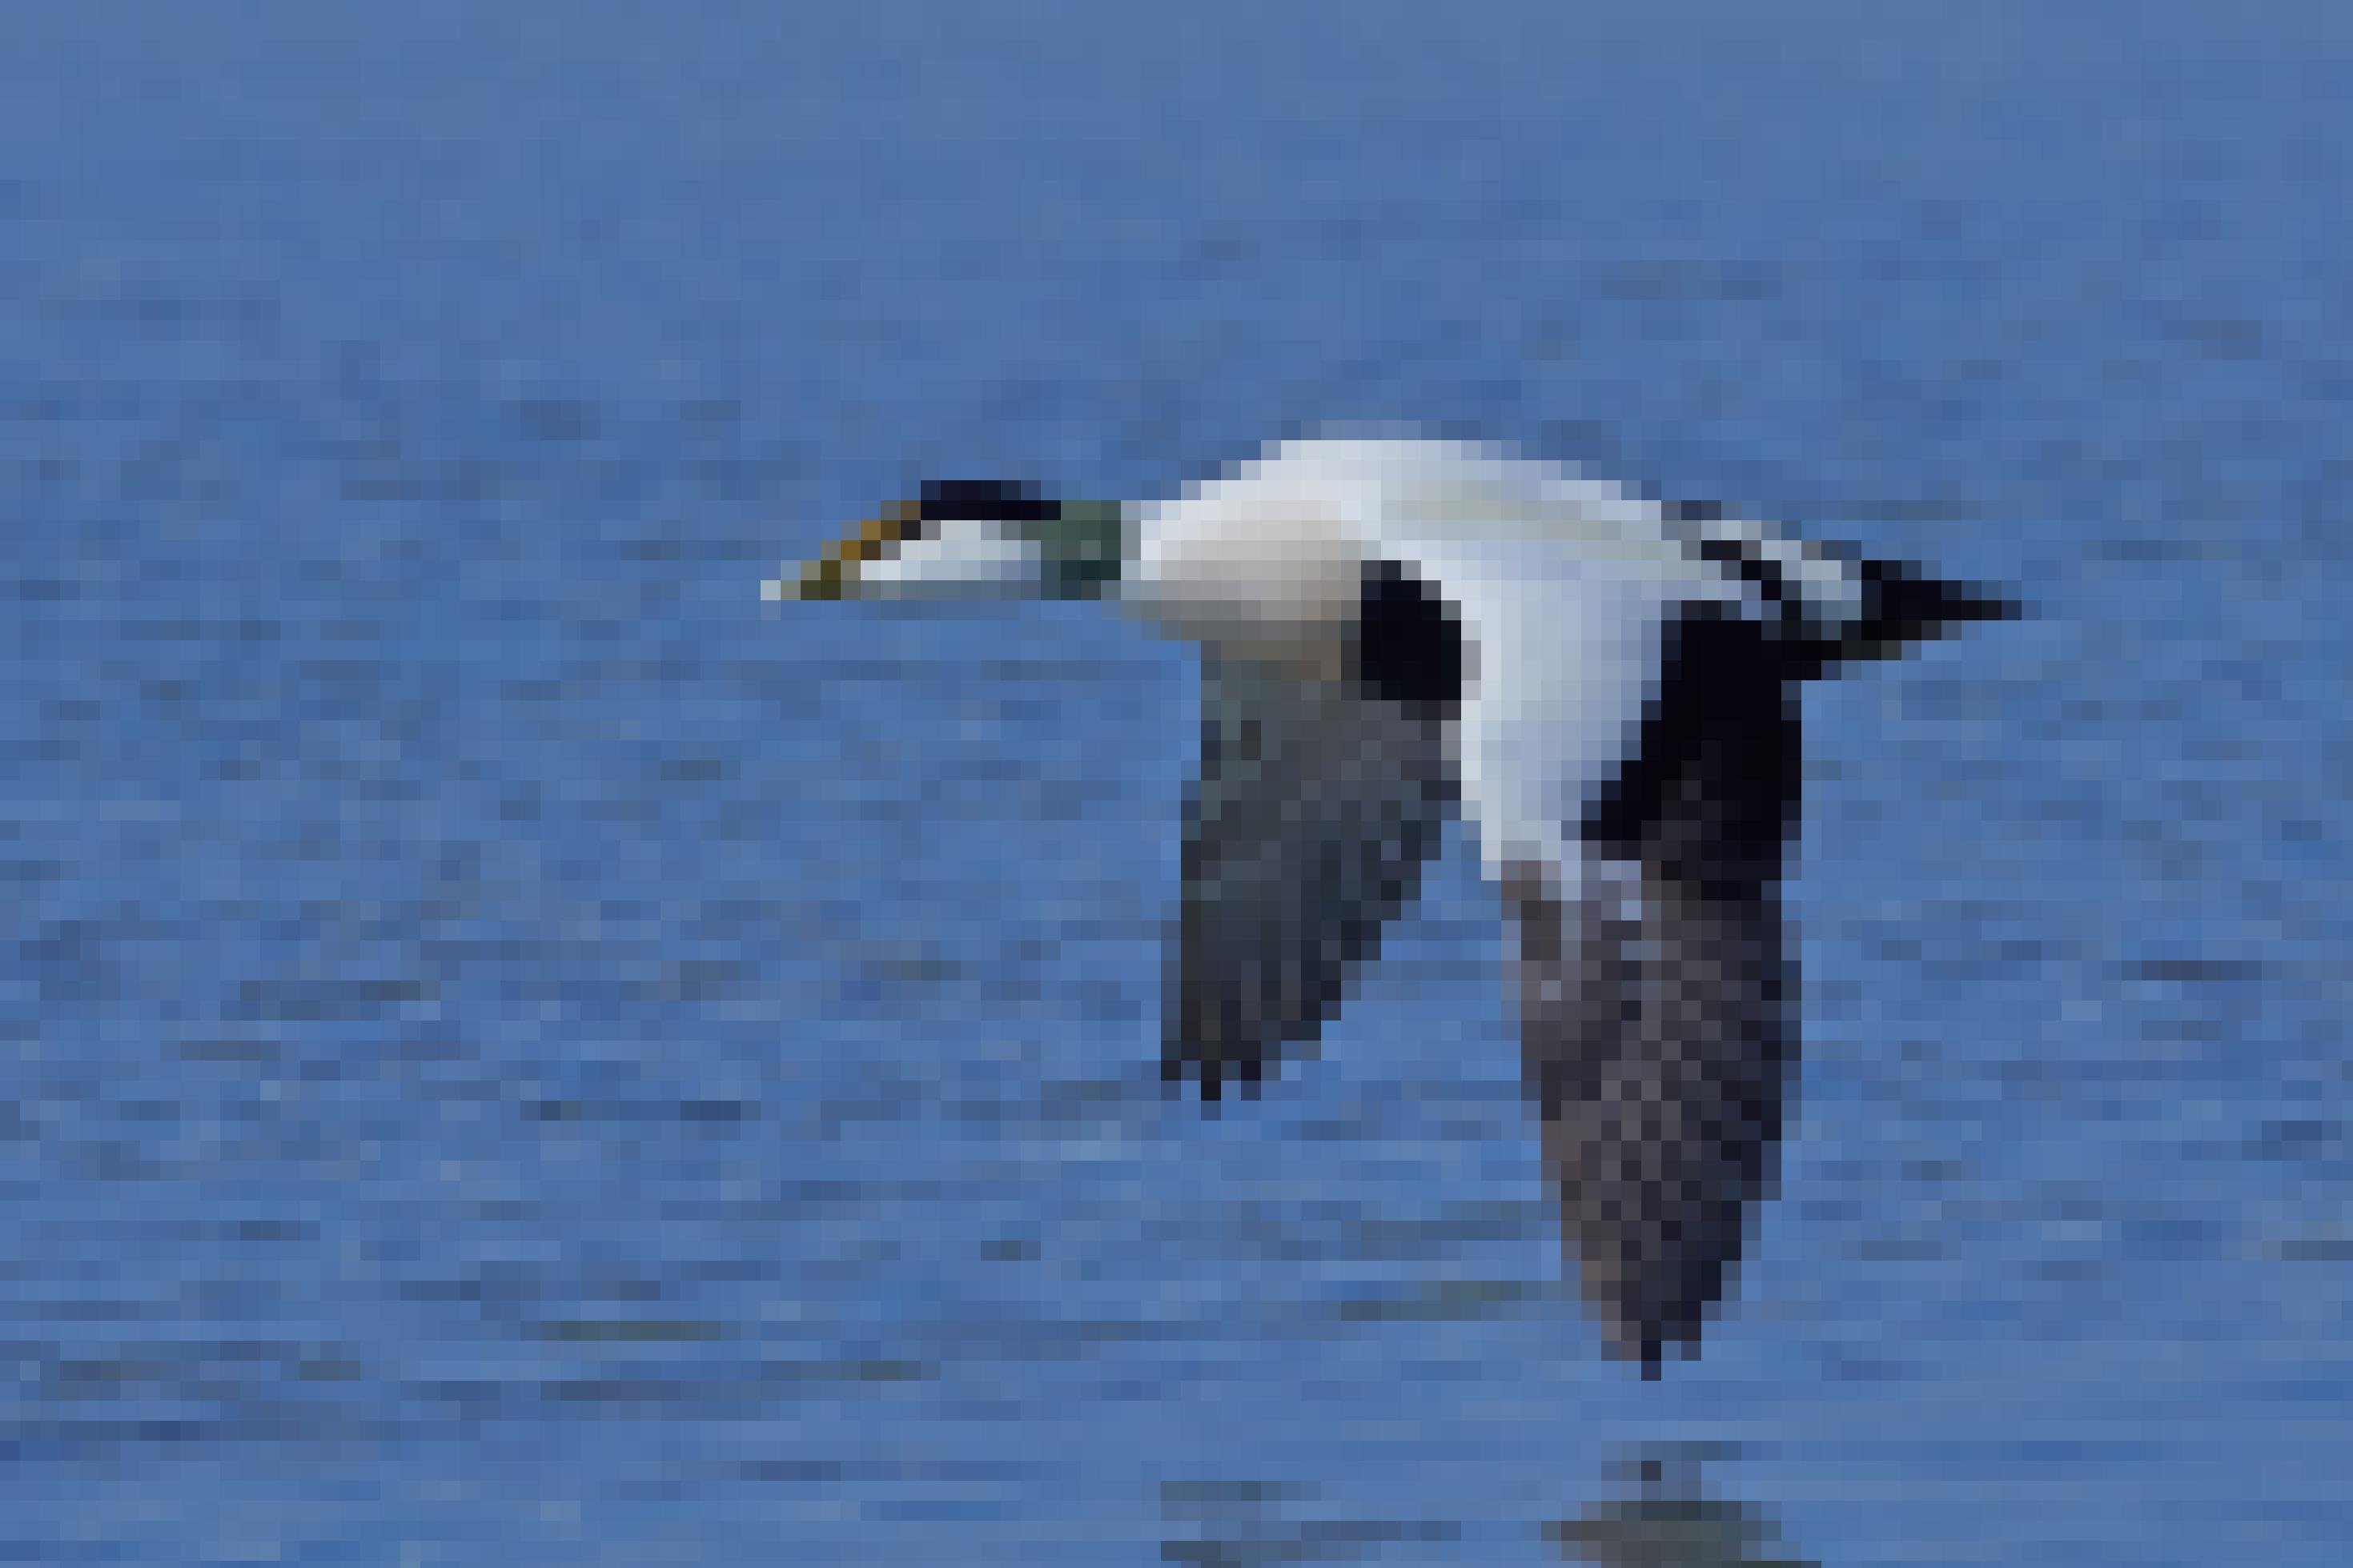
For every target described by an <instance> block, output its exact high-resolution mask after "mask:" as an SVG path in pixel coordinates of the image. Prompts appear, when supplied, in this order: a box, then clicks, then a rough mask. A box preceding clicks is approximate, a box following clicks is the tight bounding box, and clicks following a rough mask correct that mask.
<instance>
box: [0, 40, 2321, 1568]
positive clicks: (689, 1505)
mask: <svg viewBox="0 0 2353 1568" xmlns="http://www.w3.org/2000/svg"><path fill="white" fill-rule="evenodd" d="M1948 13H1950V14H1948ZM2348 104H2353V13H2348V12H2347V11H2345V10H2344V9H2343V8H2342V7H2337V6H2328V5H2318V4H2313V5H2288V4H2282V5H2233V6H2195V7H2193V6H2188V5H2175V4H2158V5H2147V6H2140V7H2133V8H2129V9H2119V8H2116V7H2104V6H2091V5H2073V4H2067V3H2064V0H2063V3H2062V4H2059V5H2055V6H2034V7H2028V6H2024V5H2000V4H1998V5H1991V6H1978V7H1968V8H1957V7H1928V6H1923V5H1903V4H1894V5H1874V6H1865V5H1847V4H1840V3H1837V0H1797V3H1795V4H1792V5H1774V6H1768V7H1749V6H1736V5H1730V4H1728V3H1715V0H1692V3H1689V4H1677V5H1668V6H1666V7H1663V8H1658V9H1644V8H1636V7H1632V6H1605V7H1566V6H1539V5H1498V6H1493V7H1474V6H1460V5H1455V6H1428V5H1412V6H1409V5H1394V4H1387V3H1370V4H1357V5H1350V6H1346V7H1340V6H1331V7H1308V6H1303V5H1292V4H1282V3H1278V4H1274V5H1244V4H1240V0H1233V3H1228V0H1212V3H1209V4H1188V5H1185V6H1181V7H1180V6H1166V7H1160V8H1157V9H1156V10H1155V11H1151V12H1146V11H1144V10H1142V9H1138V8H1130V7H1122V6H1109V5H1096V6H1082V5H1061V4H1050V3H1049V4H1020V5H1002V6H964V5H948V4H913V3H910V4H883V5H872V6H861V7H833V6H824V7H820V6H790V5H782V6H780V5H754V4H749V3H743V4H733V3H717V0H714V3H712V4H703V5H694V6H691V7H686V6H676V7H672V6H656V5H651V4H646V5H637V4H623V3H620V0H595V3H584V0H572V3H568V4H556V3H554V0H544V3H530V0H515V3H513V4H508V5H489V6H480V5H459V4H455V3H452V0H406V3H404V4H402V5H396V6H388V5H387V6H362V5H294V4H292V3H290V0H269V3H266V4H259V3H257V4H246V5H238V6H236V7H229V6H193V5H164V4H162V3H160V0H158V3H153V4H132V3H130V0H91V3H90V4H86V5H62V4H58V5H44V4H41V3H39V0H30V3H26V4H20V5H11V6H9V7H8V8H7V9H6V11H5V15H0V604H5V614H0V627H5V631H0V637H5V658H0V879H5V883H6V886H7V898H6V900H5V911H6V912H5V916H0V921H5V927H6V931H7V937H8V941H7V942H6V945H5V948H0V953H5V958H0V1560H5V1561H9V1562H23V1563H45V1564H46V1563H74V1564H80V1563H260V1562H280V1561H283V1562H291V1563H402V1564H437V1563H449V1564H471V1563H517V1564H529V1563H549V1564H566V1565H570V1564H605V1563H615V1564H620V1563H627V1564H640V1563H739V1562H741V1563H750V1562H762V1563H835V1562H843V1563H847V1562H860V1563H867V1562H871V1563H926V1564H931V1563H1024V1564H1029V1563H1039V1564H1042V1563H1087V1564H1095V1563H1203V1564H1207V1563H1230V1564H1238V1563H1299V1562H1356V1561H1382V1562H1426V1563H1537V1562H1544V1561H1556V1560H1558V1559H1559V1558H1560V1557H1561V1556H1562V1555H1563V1554H1567V1555H1569V1556H1571V1557H1572V1558H1573V1559H1578V1560H1589V1561H1601V1562H1638V1561H1644V1562H1721V1563H1730V1562H1737V1561H1742V1560H1744V1559H1746V1560H1752V1561H1776V1562H1788V1561H1802V1562H1819V1563H1841V1564H1845V1563H1858V1564H1860V1563H1899V1562H1902V1563H1986V1564H2003V1565H2020V1564H2040V1563H2054V1564H2056V1563H2066V1564H2094V1565H2097V1564H2136V1565H2138V1564H2158V1563H2200V1564H2204V1563H2253V1562H2260V1563H2278V1564H2300V1563H2328V1564H2335V1563H2343V1562H2345V1561H2347V1560H2348V1552H2353V1544H2348V1543H2353V1489H2349V1488H2348V1486H2347V1483H2346V1476H2347V1474H2348V1469H2353V1227H2348V1213H2353V1206H2348V1205H2353V1123H2349V1122H2348V1110H2347V1106H2348V1100H2349V1099H2353V1070H2348V1060H2353V1058H2348V1049H2347V1042H2346V1029H2345V1024H2344V1019H2345V1017H2346V1016H2347V1015H2348V1005H2353V984H2348V974H2353V970H2348V957H2347V954H2348V939H2353V915H2348V909H2353V899H2348V893H2353V830H2348V818H2347V814H2346V812H2345V810H2344V808H2343V805H2342V802H2343V788H2344V785H2343V781H2344V779H2345V777H2346V776H2347V773H2348V767H2353V722H2348V718H2347V712H2348V703H2347V700H2346V698H2347V671H2348V667H2353V663H2349V661H2353V634H2348V620H2353V617H2348V616H2347V615H2346V613H2345V609H2344V605H2343V595H2344V584H2345V582H2346V579H2347V572H2348V565H2353V464H2348V459H2347V458H2346V457H2345V453H2346V451H2347V442H2346V432H2347V431H2348V428H2353V422H2349V421H2348V414H2353V349H2349V348H2348V344H2353V220H2348V217H2347V216H2346V213H2347V205H2346V203H2345V200H2344V194H2345V192H2346V191H2347V190H2348V189H2353V153H2348V148H2353V134H2348V133H2353V111H2348V108H2347V105H2348ZM1368 419H1369V420H1413V421H1418V422H1420V423H1422V424H1424V425H1426V426H1437V427H1439V428H1441V429H1446V430H1451V431H1453V432H1456V433H1460V434H1466V435H1476V436H1481V437H1491V438H1497V439H1504V440H1511V441H1516V442H1520V443H1523V444H1525V445H1526V446H1528V447H1532V448H1534V449H1535V450H1537V451H1540V452H1544V453H1546V454H1549V455H1552V456H1556V457H1561V458H1579V459H1583V460H1586V461H1588V462H1589V463H1591V464H1593V465H1595V466H1596V467H1599V468H1602V469H1604V470H1605V471H1608V472H1610V473H1613V474H1617V475H1620V476H1623V477H1626V478H1630V479H1638V480H1642V481H1645V482H1648V483H1651V484H1653V485H1656V486H1658V487H1659V488H1660V489H1663V490H1665V491H1666V492H1668V493H1670V494H1674V495H1680V496H1691V497H1705V498H1714V499H1721V500H1727V501H1730V502H1733V503H1736V504H1737V505H1739V506H1741V507H1743V508H1746V509H1748V510H1753V511H1755V512H1757V513H1760V514H1764V515H1769V516H1773V517H1777V518H1788V519H1795V520H1799V521H1800V522H1801V523H1802V524H1803V525H1804V526H1805V527H1806V528H1808V529H1809V530H1810V531H1813V532H1816V533H1818V534H1821V535H1824V536H1828V537H1834V538H1843V539H1848V540H1853V541H1858V542H1865V543H1868V544H1870V545H1871V546H1873V548H1877V549H1883V550H1885V551H1888V552H1894V553H1902V554H1913V555H1917V556H1919V557H1921V558H1923V559H1926V560H1929V561H1932V562H1934V563H1936V565H1938V566H1939V567H1941V568H1944V569H1947V570H1949V571H1952V572H1955V573H1961V574H1972V575H1976V576H1979V577H1984V578H1988V579H1991V580H1995V581H2002V582H2008V583H2011V584H2017V585H2019V586H2020V587H2021V589H2022V590H2023V591H2024V592H2025V593H2026V594H2027V595H2029V597H2030V598H2031V600H2032V601H2033V602H2034V605H2035V606H2036V609H2037V612H2038V613H2037V616H2036V618H2035V619H2033V620H2031V621H2030V622H2026V623H2023V624H2020V625H2016V626H1996V627H1989V628H1980V629H1978V630H1977V631H1976V632H1974V633H1973V634H1972V635H1971V636H1970V637H1968V638H1967V639H1965V640H1964V641H1961V642H1957V643H1954V644H1951V645H1947V646H1943V647H1936V648H1934V649H1931V650H1928V651H1927V652H1926V653H1925V654H1924V655H1923V656H1922V657H1920V658H1917V659H1915V660H1913V661H1911V662H1909V663H1907V664H1905V665H1904V666H1901V667H1894V668H1881V669H1874V670H1872V671H1870V672H1867V673H1863V674H1860V675H1858V676H1856V677H1854V678H1853V679H1849V680H1847V681H1845V682H1843V683H1841V684H1839V685H1837V686H1834V687H1825V688H1822V689H1818V690H1816V691H1815V692H1814V693H1813V694H1812V695H1811V696H1810V698H1809V700H1808V710H1807V711H1808V718H1809V721H1810V749H1811V762H1810V773H1811V778H1810V792H1811V793H1810V801H1809V805H1808V810H1807V816H1806V823H1805V832H1806V838H1805V847H1804V851H1803V855H1802V858H1801V860H1800V862H1799V867H1798V868H1797V872H1796V875H1795V878H1794V880H1793V883H1792V887H1791V900H1792V902H1793V904H1794V906H1795V908H1796V910H1797V913H1798V916H1799V920H1800V922H1801V931H1802V933H1803V945H1804V957H1805V961H1806V963H1807V966H1808V968H1807V989H1806V1001H1805V1018H1806V1028H1807V1032H1808V1037H1809V1056H1808V1060H1807V1066H1806V1073H1805V1079H1804V1084H1803V1104H1802V1114H1801V1115H1800V1117H1799V1121H1798V1122H1797V1124H1796V1126H1795V1128H1794V1130H1793V1132H1792V1136H1791V1138H1790V1141H1789V1143H1788V1152H1787V1158H1786V1162H1785V1171H1784V1179H1783V1195H1782V1198H1781V1200H1780V1201H1779V1202H1778V1204H1777V1205H1774V1206H1773V1207H1772V1208H1771V1209H1770V1210H1769V1211H1768V1212H1767V1214H1766V1215H1765V1216H1764V1220H1763V1224H1762V1226H1761V1231H1760V1235H1759V1237H1758V1238H1757V1246H1756V1248H1755V1258H1754V1262H1753V1265H1752V1266H1751V1267H1750V1268H1748V1270H1747V1271H1746V1275H1745V1276H1744V1279H1743V1280H1742V1283H1741V1287H1740V1289H1739V1293H1738V1297H1737V1299H1736V1301H1735V1302H1734V1303H1733V1304H1732V1306H1731V1307H1730V1308H1729V1309H1728V1310H1727V1312H1726V1315H1725V1319H1724V1321H1722V1322H1721V1323H1720V1324H1719V1325H1718V1326H1717V1328H1716V1330H1715V1333H1714V1334H1713V1337H1712V1338H1711V1340H1710V1342H1709V1344H1708V1346H1707V1350H1706V1354H1705V1356H1704V1359H1702V1360H1701V1361H1700V1362H1698V1363H1694V1364H1691V1365H1684V1366H1677V1367H1673V1368H1671V1370H1670V1373H1669V1375H1668V1377H1667V1378H1666V1379H1665V1380H1664V1381H1662V1382H1661V1383H1659V1384H1643V1383H1641V1382H1640V1381H1639V1380H1638V1379H1636V1378H1634V1377H1633V1376H1631V1375H1630V1373H1628V1372H1627V1371H1626V1369H1625V1368H1623V1367H1622V1366H1621V1365H1620V1364H1618V1363H1611V1362H1608V1361H1605V1360H1603V1359H1602V1358H1601V1356H1600V1354H1599V1347H1598V1344H1597V1342H1596V1339H1595V1336H1594V1333H1593V1331H1592V1329H1591V1326H1590V1324H1589V1323H1588V1322H1587V1321H1586V1320H1585V1319H1584V1317H1583V1316H1582V1314H1581V1312H1580V1311H1579V1310H1578V1308H1577V1303H1576V1301H1575V1300H1574V1296H1573V1293H1572V1292H1570V1291H1569V1290H1567V1289H1566V1288H1565V1287H1564V1286H1563V1284H1562V1283H1561V1265H1560V1259H1559V1257H1558V1252H1557V1238H1556V1229H1555V1226H1554V1222H1553V1220H1552V1217H1551V1215H1550V1213H1549V1210H1548V1209H1547V1206H1546V1203H1545V1199H1544V1194H1542V1192H1541V1191H1540V1189H1539V1185H1538V1180H1537V1165H1536V1156H1535V1144H1534V1140H1533V1138H1532V1136H1531V1129H1530V1126H1529V1122H1528V1117H1527V1115H1526V1112H1525V1110H1524V1108H1523V1107H1522V1105H1521V1103H1520V1100H1519V1098H1518V1090H1517V1086H1516V1083H1515V1081H1514V1069H1515V1067H1516V1050H1515V1047H1514V1042H1513V1037H1512V1030H1511V1023H1510V1018H1509V1016H1508V1015H1507V1013H1506V1011H1505V998H1504V988H1503V984H1502V983H1501V979H1500V976H1499V974H1498V973H1497V963H1498V960H1499V956H1500V952H1501V934H1500V931H1498V929H1497V926H1496V922H1495V920H1494V911H1493V907H1492V905H1491V902H1490V898H1489V895H1488V893H1487V891H1486V890H1485V889H1483V888H1482V886H1481V885H1480V883H1479V881H1478V879H1477V875H1476V871H1475V868H1474V866H1473V865H1472V857H1471V856H1470V855H1469V854H1468V853H1467V848H1466V846H1464V845H1463V844H1461V843H1460V842H1457V843H1455V844H1453V845H1452V846H1451V848H1450V852H1449V858H1447V860H1446V861H1445V862H1444V864H1443V865H1442V866H1441V867H1440V868H1439V869H1438V871H1437V873H1436V874H1435V876H1434V878H1433V885H1432V887H1431V889H1430V894H1429V897H1428V898H1427V899H1426V900H1425V901H1424V904H1423V906H1422V907H1421V908H1420V909H1419V910H1418V911H1417V912H1416V913H1415V914H1414V915H1413V916H1412V917H1411V918H1410V919H1409V920H1408V921H1405V922H1404V923H1403V924H1402V925H1401V926H1400V928H1399V929H1398V931H1397V932H1396V935H1395V938H1394V940H1393V942H1392V943H1391V947H1390V952H1389V956H1388V960H1387V961H1386V962H1385V963H1383V965H1382V966H1381V967H1379V968H1378V969H1377V970H1374V971H1372V972H1370V973H1367V975H1366V977H1365V980H1364V984H1363V985H1362V986H1361V988H1360V991H1359V994H1358V995H1357V997H1356V1001H1355V1002H1354V1004H1353V1005H1351V1007H1350V1009H1349V1010H1348V1012H1347V1013H1346V1014H1345V1016H1344V1017H1343V1018H1342V1019H1341V1020H1340V1022H1339V1023H1338V1024H1337V1025H1336V1026H1335V1027H1334V1028H1333V1029H1332V1030H1331V1032H1330V1035H1329V1037H1328V1039H1327V1041H1326V1045H1325V1049H1324V1053H1323V1059H1321V1060H1320V1061H1312V1062H1303V1063H1300V1064H1296V1065H1295V1066H1293V1068H1291V1069H1290V1070H1289V1071H1288V1072H1287V1073H1286V1076H1285V1077H1284V1079H1282V1082H1281V1083H1280V1084H1277V1085H1273V1086H1271V1087H1270V1089H1269V1091H1268V1092H1267V1094H1266V1095H1265V1096H1264V1098H1263V1099H1262V1100H1261V1101H1259V1102H1258V1103H1257V1104H1255V1105H1245V1106H1240V1107H1235V1108H1230V1109H1229V1110H1228V1111H1227V1112H1226V1113H1225V1114H1224V1115H1222V1116H1220V1117H1218V1118H1216V1119H1205V1118H1204V1117H1203V1116H1202V1115H1201V1114H1200V1112H1199V1111H1198V1110H1196V1109H1193V1108H1191V1107H1188V1106H1185V1105H1181V1104H1172V1103H1170V1102H1168V1101H1166V1100H1163V1099H1162V1098H1161V1097H1160V1095H1159V1093H1158V1092H1157V1089H1156V1084H1155V1079H1154V1068H1155V1052H1156V1041H1157V1025H1156V1022H1155V1020H1156V1018H1157V1015H1158V1006H1159V1000H1158V998H1159V985H1160V968H1159V963H1160V960H1159V955H1158V950H1157V946H1156V941H1157V934H1158V929H1159V922H1160V921H1161V919H1162V917H1163V916H1164V914H1165V913H1166V911H1167V910H1168V908H1169V904H1170V900H1171V899H1172V898H1173V895H1174V890H1175V884H1174V878H1175V858H1176V851H1175V843H1174V835H1173V825H1174V822H1175V820H1176V813H1177V810H1178V806H1179V802H1180V800H1181V795H1182V790H1183V787H1184V781H1185V777H1186V773H1187V769H1188V767H1189V765H1190V757H1191V752H1192V748H1193V745H1194V738H1193V735H1192V732H1191V723H1192V711H1193V709H1192V704H1193V701H1194V699H1193V695H1192V689H1191V675H1190V670H1189V667H1188V665H1187V662H1186V659H1185V657H1184V655H1183V654H1182V653H1181V652H1180V651H1179V650H1177V649H1175V648H1173V647H1167V646H1166V645H1162V644H1158V643H1155V642H1153V641H1151V640H1149V639H1147V638H1145V637H1143V636H1141V635H1140V634H1138V633H1137V632H1135V631H1134V629H1133V628H1131V627H1127V626H1120V625H1117V624H1114V623H1113V622H1111V621H1110V620H1108V619H1106V618H1103V617H1102V616H1097V615H1092V614H1088V613H1084V612H1083V610H1082V609H1080V608H1075V607H1066V608H1061V609H1054V610H1043V609H1041V610H1037V611H1032V612H1015V611H1009V610H1006V611H999V610H980V609H974V610H963V611H957V612H955V613H953V614H915V613H911V612H903V611H902V612H895V613H894V612H892V611H889V610H884V609H874V608H860V607H858V606H795V607H794V608H795V612H796V613H793V614H790V615H782V614H777V613H776V612H775V611H774V610H768V611H766V612H765V613H764V609H763V606H762V605H760V603H759V600H758V596H757V584H758V581H759V579H760V578H761V577H763V576H764V575H766V574H770V573H772V572H773V571H774V570H775V569H776V563H778V562H779V561H780V560H783V559H787V558H791V557H794V556H797V555H798V554H800V553H801V552H805V551H807V550H808V549H810V548H812V547H814V546H815V545H816V544H818V542H820V541H821V539H823V538H824V537H826V536H827V535H828V531H829V530H830V529H832V528H833V527H834V526H836V525H838V524H839V523H841V522H843V521H847V520H849V519H851V518H854V517H855V516H858V515H860V514H861V513H862V512H864V511H865V510H869V509H871V508H872V507H873V506H875V505H877V504H878V503H880V502H882V501H886V500H891V499H892V498H894V497H895V496H897V495H899V494H901V493H902V492H903V491H904V490H905V489H906V487H908V486H909V485H911V484H913V483H914V482H916V481H917V480H919V479H923V478H925V477H931V476H936V475H941V474H952V475H953V474H965V473H978V474H987V475H1014V476H1018V477H1025V478H1030V479H1037V480H1039V481H1042V482H1044V483H1046V484H1048V485H1050V486H1051V487H1052V488H1054V489H1057V490H1060V491H1064V492H1069V493H1077V494H1102V495H1111V496H1119V495H1132V494H1139V495H1140V494H1152V493H1157V492H1161V491H1165V490H1166V489H1171V488H1173V487H1175V486H1176V485H1178V484H1180V483H1182V482H1183V481H1184V480H1185V479H1187V478H1188V477H1191V476H1194V475H1197V474H1199V473H1201V472H1204V471H1207V469H1208V468H1209V467H1211V466H1213V465H1215V464H1217V463H1219V462H1222V461H1226V460H1229V459H1232V458H1236V457H1239V456H1242V455H1246V454H1247V453H1249V452H1250V451H1251V450H1252V449H1254V448H1255V447H1256V446H1257V444H1258V443H1259V442H1261V440H1263V439H1265V438H1266V437H1270V436H1273V435H1278V434H1282V433H1285V432H1287V431H1291V430H1293V429H1296V428H1298V427H1300V426H1303V425H1305V424H1308V423H1311V422H1315V421H1323V420H1368ZM1662 1542H1664V1543H1663V1544H1662ZM1675 1542H1680V1543H1681V1544H1680V1545H1677V1544H1674V1543H1675ZM1646 1551H1647V1552H1651V1553H1652V1555H1651V1556H1649V1557H1644V1556H1642V1555H1641V1553H1642V1552H1646ZM1579 1554H1582V1555H1581V1558H1580V1557H1579Z"/></svg>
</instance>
